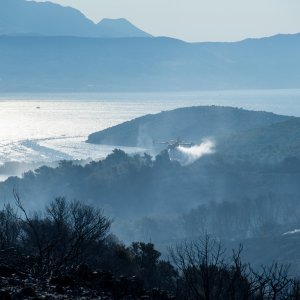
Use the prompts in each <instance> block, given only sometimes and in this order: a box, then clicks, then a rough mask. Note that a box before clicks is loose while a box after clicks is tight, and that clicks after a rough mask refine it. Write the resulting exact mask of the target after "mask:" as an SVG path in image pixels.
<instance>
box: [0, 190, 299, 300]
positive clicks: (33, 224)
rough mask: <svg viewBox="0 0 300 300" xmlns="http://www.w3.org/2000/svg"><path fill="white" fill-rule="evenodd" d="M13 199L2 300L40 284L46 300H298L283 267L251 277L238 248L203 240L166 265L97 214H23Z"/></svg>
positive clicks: (58, 205)
mask: <svg viewBox="0 0 300 300" xmlns="http://www.w3.org/2000/svg"><path fill="white" fill-rule="evenodd" d="M15 198H16V206H17V208H15V209H14V208H12V207H11V206H5V207H4V208H3V209H2V210H1V211H0V276H1V278H2V279H3V280H2V281H1V283H0V285H1V291H0V294H1V293H2V294H1V296H3V295H4V294H3V293H6V294H5V295H6V296H7V297H12V293H13V292H12V291H16V289H17V288H18V285H20V287H22V289H21V292H22V293H23V296H24V295H25V294H26V293H27V295H29V294H30V295H31V296H32V295H38V291H39V289H41V285H42V284H44V287H43V289H44V290H45V289H49V290H51V286H52V288H53V286H54V289H55V292H53V291H52V293H54V294H55V293H59V294H61V295H68V296H70V297H71V296H72V298H74V299H75V298H76V297H80V296H83V293H85V295H93V297H98V299H99V298H100V295H102V296H103V295H105V297H107V298H106V299H158V300H159V299H162V300H163V299H187V300H188V299H190V300H193V299H205V300H208V299H224V300H225V299H228V300H229V299H299V297H300V283H299V282H298V281H297V280H296V279H294V278H291V277H289V273H288V267H287V266H283V265H279V264H276V263H274V264H272V265H271V266H268V267H262V268H261V269H260V270H254V269H252V268H251V266H250V265H248V264H244V263H243V262H242V261H241V251H242V248H240V249H238V250H237V251H233V254H232V256H231V257H228V255H227V254H225V251H224V250H223V248H222V246H221V245H220V243H219V242H218V241H217V240H216V239H213V238H211V237H210V236H209V235H202V237H198V238H195V239H194V240H193V241H191V242H183V243H180V244H178V245H177V246H173V247H172V248H170V249H169V256H168V257H169V258H168V260H166V259H162V258H161V253H160V252H159V251H157V250H156V249H155V247H154V245H153V244H151V243H142V242H134V243H132V244H131V245H129V246H125V245H124V244H123V243H121V242H120V241H118V240H117V238H116V237H114V236H113V235H112V234H111V233H110V225H111V222H112V221H111V220H110V219H109V218H107V217H105V216H104V214H103V211H102V210H101V209H98V208H95V207H93V206H89V205H87V204H84V203H82V202H78V201H66V200H65V199H64V198H57V199H55V200H54V201H52V202H51V203H50V204H49V205H48V206H47V207H46V209H45V210H44V211H42V212H40V213H30V214H29V213H28V212H27V211H26V209H25V208H24V207H23V205H22V201H21V199H20V198H19V196H18V194H15ZM8 277H9V278H10V279H9V280H5V279H4V278H8ZM28 278H29V279H28ZM24 282H27V283H26V284H25V283H24ZM28 282H29V283H28ZM30 282H31V283H32V282H34V284H33V283H32V284H30ZM12 285H14V290H13V289H11V286H12ZM28 285H29V286H28ZM19 293H20V292H19ZM103 297H104V296H103ZM91 298H92V297H91ZM5 299H6V298H5ZM7 299H13V298H7ZM100 299H101V298H100Z"/></svg>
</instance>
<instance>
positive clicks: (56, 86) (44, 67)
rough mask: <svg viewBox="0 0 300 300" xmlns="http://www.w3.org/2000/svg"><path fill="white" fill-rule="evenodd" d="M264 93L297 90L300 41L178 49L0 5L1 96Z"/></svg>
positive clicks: (42, 10)
mask: <svg viewBox="0 0 300 300" xmlns="http://www.w3.org/2000/svg"><path fill="white" fill-rule="evenodd" d="M268 88H273V89H274V88H276V89H278V88H300V34H294V35H277V36H273V37H269V38H262V39H248V40H244V41H241V42H235V43H185V42H183V41H180V40H176V39H171V38H164V37H158V38H154V37H151V36H150V35H149V34H147V33H145V32H143V31H141V30H140V29H138V28H136V27H134V26H133V25H132V24H130V23H129V22H128V21H126V20H125V19H119V20H108V19H104V20H102V21H101V22H100V23H99V24H94V23H93V22H92V21H90V20H88V19H87V18H86V17H85V16H84V15H83V14H82V13H80V12H79V11H77V10H75V9H73V8H66V7H62V6H60V5H56V4H53V3H50V2H46V3H45V2H44V3H36V2H32V1H30V2H28V1H24V0H1V3H0V92H111V91H118V92H123V91H133V92H134V91H187V90H216V89H219V90H223V89H268Z"/></svg>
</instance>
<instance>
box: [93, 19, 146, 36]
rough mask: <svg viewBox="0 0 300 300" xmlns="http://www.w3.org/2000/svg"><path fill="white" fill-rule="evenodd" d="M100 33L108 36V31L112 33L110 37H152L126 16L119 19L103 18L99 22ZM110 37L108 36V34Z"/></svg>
mask: <svg viewBox="0 0 300 300" xmlns="http://www.w3.org/2000/svg"><path fill="white" fill-rule="evenodd" d="M97 27H98V33H99V34H100V35H102V36H104V37H106V33H107V32H109V33H110V37H114V38H122V37H151V35H150V34H148V33H146V32H144V31H142V30H141V29H139V28H137V27H136V26H134V25H133V24H132V23H130V22H129V21H128V20H127V19H125V18H119V19H108V18H104V19H102V20H101V21H100V22H99V23H98V24H97ZM107 37H108V36H107Z"/></svg>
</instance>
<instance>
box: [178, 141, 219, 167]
mask: <svg viewBox="0 0 300 300" xmlns="http://www.w3.org/2000/svg"><path fill="white" fill-rule="evenodd" d="M176 150H177V151H178V152H179V153H180V155H179V159H178V160H179V162H180V163H181V164H182V165H189V164H191V163H193V162H194V161H196V160H197V159H199V158H201V157H202V156H204V155H208V154H212V153H214V152H215V142H214V141H212V140H211V139H203V140H202V143H201V144H200V145H195V146H192V147H189V148H188V147H183V146H179V147H177V148H176Z"/></svg>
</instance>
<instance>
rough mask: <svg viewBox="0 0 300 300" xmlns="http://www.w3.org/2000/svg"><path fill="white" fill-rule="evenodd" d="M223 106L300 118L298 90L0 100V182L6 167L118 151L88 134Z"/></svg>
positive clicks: (35, 96) (26, 96)
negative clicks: (154, 116) (168, 114)
mask: <svg viewBox="0 0 300 300" xmlns="http://www.w3.org/2000/svg"><path fill="white" fill-rule="evenodd" d="M200 105H221V106H231V107H239V108H244V109H249V110H256V111H269V112H274V113H276V114H283V115H293V116H298V117H300V89H293V90H292V89H285V90H235V91H195V92H180V93H178V92H177V93H169V92H168V93H86V94H85V93H79V94H78V93H76V94H72V93H68V94H66V93H64V94H51V93H48V94H38V93H34V94H0V181H1V180H5V179H6V178H7V177H8V176H10V175H17V174H7V172H6V173H5V174H2V173H1V165H2V166H3V164H5V163H7V162H19V163H32V162H44V163H50V162H54V161H59V160H64V159H66V160H81V159H84V160H85V159H93V160H98V159H102V158H104V157H106V156H107V155H108V154H109V153H111V151H112V150H113V149H114V148H121V149H124V150H125V151H127V152H129V153H137V152H143V151H145V150H147V149H140V148H126V147H121V146H119V145H114V146H108V145H92V144H88V143H86V140H87V137H88V135H89V134H91V133H93V132H96V131H100V130H103V129H105V128H107V127H111V126H114V125H116V124H119V123H122V122H125V121H128V120H131V119H133V118H136V117H139V116H142V115H146V114H154V113H158V112H161V111H166V110H171V109H175V108H179V107H187V106H200Z"/></svg>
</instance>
